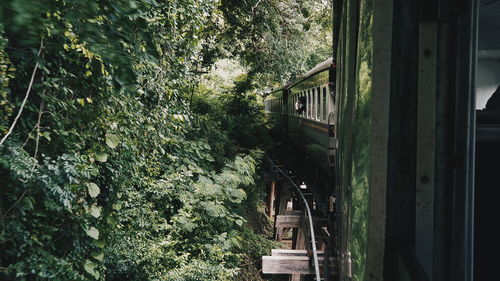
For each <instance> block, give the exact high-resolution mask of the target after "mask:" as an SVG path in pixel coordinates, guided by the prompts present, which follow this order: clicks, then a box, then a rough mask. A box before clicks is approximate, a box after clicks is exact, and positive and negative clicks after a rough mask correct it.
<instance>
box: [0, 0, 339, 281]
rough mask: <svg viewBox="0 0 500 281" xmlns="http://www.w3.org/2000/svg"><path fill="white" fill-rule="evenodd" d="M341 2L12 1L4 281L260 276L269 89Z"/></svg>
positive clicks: (1, 133) (6, 58)
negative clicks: (264, 109)
mask: <svg viewBox="0 0 500 281" xmlns="http://www.w3.org/2000/svg"><path fill="white" fill-rule="evenodd" d="M331 8H332V4H331V1H329V0H182V1H163V0H113V1H95V0H4V1H1V2H0V116H1V118H0V137H1V140H0V280H175V281H187V280H262V275H261V273H260V272H259V267H260V265H259V262H260V260H259V259H260V257H261V256H262V255H265V254H266V253H267V252H269V251H270V249H271V248H273V247H275V246H276V245H274V243H276V242H272V241H271V240H270V239H269V236H270V235H272V233H271V234H270V233H269V231H270V226H271V225H270V223H269V221H268V218H267V216H266V215H265V213H264V206H263V202H264V200H265V185H264V183H263V182H262V179H261V174H262V173H261V163H262V160H263V156H264V153H265V151H266V150H267V149H269V147H270V146H271V140H270V138H269V136H268V131H267V127H266V121H265V119H264V116H263V113H262V93H264V92H265V91H266V90H268V89H271V88H273V86H274V87H277V86H279V85H283V84H285V83H286V82H288V81H292V80H294V79H296V78H298V76H299V75H300V74H302V73H304V72H305V71H307V70H308V69H310V68H312V67H313V66H315V65H316V64H318V63H319V62H322V61H323V60H325V59H326V58H328V57H330V56H331V54H332V50H331V46H332V20H331V13H332V10H331Z"/></svg>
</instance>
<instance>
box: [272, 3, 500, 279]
mask: <svg viewBox="0 0 500 281" xmlns="http://www.w3.org/2000/svg"><path fill="white" fill-rule="evenodd" d="M333 8H334V9H333V11H334V15H333V35H334V45H333V48H332V49H333V51H332V53H333V56H332V58H330V59H327V60H326V61H324V62H322V63H320V64H318V65H317V66H316V67H314V68H312V69H311V70H310V71H309V72H307V73H305V74H304V75H303V76H302V77H301V78H300V79H299V80H297V81H293V82H291V83H288V84H286V85H283V86H282V87H280V88H278V89H275V90H272V91H271V92H270V93H269V94H268V95H267V97H266V98H265V101H264V107H265V115H266V116H267V118H268V122H269V125H270V129H271V135H272V137H273V138H274V139H275V140H276V143H277V144H276V146H275V148H274V150H273V153H274V154H275V155H276V157H277V158H279V159H280V161H281V162H282V163H284V165H286V166H288V167H290V169H291V170H293V171H294V172H296V173H297V174H298V175H299V177H300V179H301V181H304V182H306V183H307V186H308V187H310V190H311V192H313V193H314V194H315V202H314V203H315V205H318V206H326V207H325V208H322V207H320V208H318V210H319V211H321V210H325V211H323V212H324V215H325V216H328V217H329V218H330V221H331V223H330V225H329V228H330V231H331V232H332V233H335V235H333V236H332V240H334V241H332V243H331V247H332V249H331V250H332V251H333V252H335V257H336V263H337V269H336V270H337V272H336V274H337V275H336V276H335V277H334V278H335V280H340V281H351V280H359V281H364V280H429V281H433V280H435V281H437V280H439V281H441V280H449V281H472V280H476V281H480V280H492V279H495V277H494V276H496V274H497V273H496V272H495V270H494V269H495V264H494V262H493V261H496V260H497V259H492V258H490V257H489V254H488V253H495V254H496V253H498V250H500V247H499V244H500V243H499V242H498V241H499V239H498V237H500V232H499V230H498V227H496V226H495V225H494V224H495V223H494V222H493V221H491V215H492V214H493V213H495V214H496V213H498V211H495V210H496V207H495V197H494V196H491V189H492V188H495V187H500V183H499V182H498V180H497V178H496V176H495V172H498V171H500V164H498V161H499V159H500V111H495V110H493V111H492V110H488V109H487V108H483V106H484V104H486V101H487V99H488V98H490V96H491V94H492V93H493V91H494V90H495V88H496V87H497V86H498V84H500V64H499V63H498V61H499V59H500V40H497V39H496V38H497V37H498V36H496V33H495V30H498V29H497V27H498V26H500V20H499V19H500V1H495V0H476V1H472V0H471V1H468V0H460V1H455V0H439V1H431V0H422V1H416V0H408V1H394V0H333ZM332 204H333V205H334V208H331V207H330V208H328V206H331V205H332Z"/></svg>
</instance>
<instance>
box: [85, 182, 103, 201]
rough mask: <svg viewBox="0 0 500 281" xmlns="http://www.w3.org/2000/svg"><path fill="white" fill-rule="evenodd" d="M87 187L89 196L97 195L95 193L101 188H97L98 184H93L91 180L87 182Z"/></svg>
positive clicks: (97, 193) (99, 191)
mask: <svg viewBox="0 0 500 281" xmlns="http://www.w3.org/2000/svg"><path fill="white" fill-rule="evenodd" d="M87 189H88V191H89V195H90V197H92V198H95V197H97V195H99V193H101V189H99V186H97V184H95V183H93V182H91V183H87Z"/></svg>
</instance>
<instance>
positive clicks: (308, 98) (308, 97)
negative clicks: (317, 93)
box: [307, 90, 311, 118]
mask: <svg viewBox="0 0 500 281" xmlns="http://www.w3.org/2000/svg"><path fill="white" fill-rule="evenodd" d="M307 118H311V90H307Z"/></svg>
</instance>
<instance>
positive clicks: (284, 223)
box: [274, 215, 328, 228]
mask: <svg viewBox="0 0 500 281" xmlns="http://www.w3.org/2000/svg"><path fill="white" fill-rule="evenodd" d="M300 219H301V216H300V215H277V216H276V221H275V223H274V227H276V228H280V227H289V228H293V227H300ZM313 224H314V226H315V227H324V226H328V219H326V218H313Z"/></svg>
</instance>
